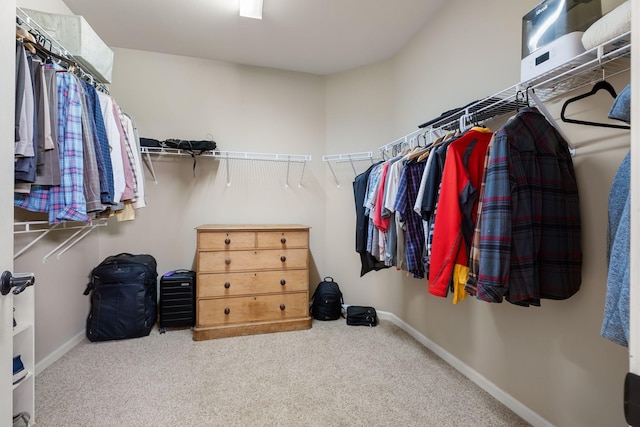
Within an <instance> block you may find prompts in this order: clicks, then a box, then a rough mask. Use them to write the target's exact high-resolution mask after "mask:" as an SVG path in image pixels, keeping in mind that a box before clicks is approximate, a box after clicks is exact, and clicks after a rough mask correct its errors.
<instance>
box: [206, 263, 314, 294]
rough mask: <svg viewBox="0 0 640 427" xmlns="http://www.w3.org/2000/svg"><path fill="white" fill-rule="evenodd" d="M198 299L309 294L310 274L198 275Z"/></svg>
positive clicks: (284, 272)
mask: <svg viewBox="0 0 640 427" xmlns="http://www.w3.org/2000/svg"><path fill="white" fill-rule="evenodd" d="M196 283H197V284H198V286H197V297H198V298H207V297H222V296H224V297H226V296H238V295H247V294H258V293H264V294H270V293H282V292H296V291H308V290H309V271H308V270H306V269H305V270H283V271H261V272H256V273H207V274H204V273H202V274H198V280H197V282H196Z"/></svg>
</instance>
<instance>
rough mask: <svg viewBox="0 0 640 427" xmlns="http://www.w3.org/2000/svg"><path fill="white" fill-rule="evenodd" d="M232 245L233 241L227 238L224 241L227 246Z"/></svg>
mask: <svg viewBox="0 0 640 427" xmlns="http://www.w3.org/2000/svg"><path fill="white" fill-rule="evenodd" d="M230 243H231V239H230V238H228V237H227V238H226V239H224V244H225V245H228V244H230Z"/></svg>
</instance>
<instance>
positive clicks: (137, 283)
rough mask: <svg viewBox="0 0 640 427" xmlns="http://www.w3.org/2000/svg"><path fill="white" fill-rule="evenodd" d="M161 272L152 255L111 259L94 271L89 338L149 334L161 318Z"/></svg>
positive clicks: (110, 257)
mask: <svg viewBox="0 0 640 427" xmlns="http://www.w3.org/2000/svg"><path fill="white" fill-rule="evenodd" d="M157 288H158V273H157V264H156V260H155V258H154V257H153V256H151V255H146V254H142V255H132V254H128V253H122V254H119V255H114V256H109V257H107V258H105V259H104V261H102V262H101V263H100V264H99V265H98V266H97V267H95V268H94V269H93V270H92V271H91V282H89V284H88V285H87V289H86V290H85V292H84V294H85V295H89V294H91V309H90V311H89V316H88V317H87V331H86V334H87V338H88V339H89V340H90V341H108V340H119V339H125V338H138V337H143V336H147V335H149V333H150V332H151V329H152V328H153V325H154V324H155V323H156V318H157V301H158V299H157V297H158V291H157Z"/></svg>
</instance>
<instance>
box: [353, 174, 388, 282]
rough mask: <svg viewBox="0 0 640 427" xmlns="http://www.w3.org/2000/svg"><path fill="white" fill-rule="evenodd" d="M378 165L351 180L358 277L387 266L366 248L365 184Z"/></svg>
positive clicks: (367, 232)
mask: <svg viewBox="0 0 640 427" xmlns="http://www.w3.org/2000/svg"><path fill="white" fill-rule="evenodd" d="M379 166H380V164H379V163H377V164H374V165H371V166H370V167H369V169H367V170H366V171H365V172H363V173H361V174H360V175H358V176H356V178H355V179H354V181H353V194H354V199H355V205H356V252H358V253H359V254H360V261H361V265H362V267H361V269H360V277H362V276H364V275H365V274H367V273H368V272H370V271H378V270H381V269H383V268H387V266H386V265H385V264H384V262H381V261H379V260H377V259H375V258H374V257H373V256H372V255H371V254H370V253H369V251H368V250H367V242H368V238H367V236H368V234H369V215H368V214H367V209H366V208H365V201H366V198H367V186H368V183H369V176H370V174H371V172H372V171H373V170H375V169H376V168H378V167H379Z"/></svg>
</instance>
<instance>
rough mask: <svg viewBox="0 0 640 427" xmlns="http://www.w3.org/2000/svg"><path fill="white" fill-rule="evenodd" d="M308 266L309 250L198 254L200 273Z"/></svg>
mask: <svg viewBox="0 0 640 427" xmlns="http://www.w3.org/2000/svg"><path fill="white" fill-rule="evenodd" d="M308 265H309V250H308V249H283V250H257V251H220V252H211V251H199V252H198V272H200V273H207V272H211V273H217V272H219V273H223V272H233V271H255V270H286V269H290V268H294V269H304V268H307V267H308Z"/></svg>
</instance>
